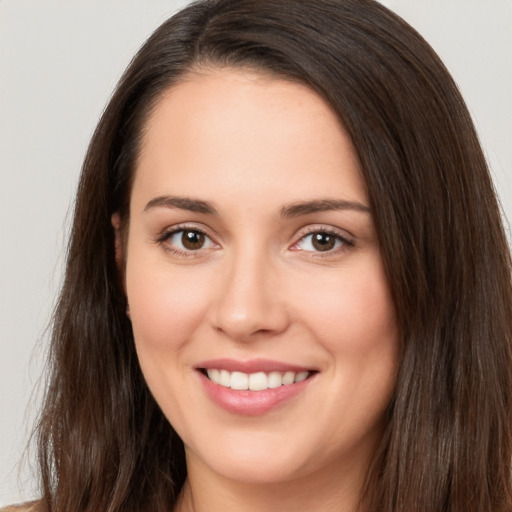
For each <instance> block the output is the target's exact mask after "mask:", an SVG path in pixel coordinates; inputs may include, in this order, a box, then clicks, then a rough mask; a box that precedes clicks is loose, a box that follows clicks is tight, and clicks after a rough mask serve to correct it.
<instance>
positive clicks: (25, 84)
mask: <svg viewBox="0 0 512 512" xmlns="http://www.w3.org/2000/svg"><path fill="white" fill-rule="evenodd" d="M186 3H187V2H186V1H185V0H182V1H179V0H67V1H66V0H61V1H58V0H3V1H2V0H0V244H1V251H0V258H1V259H0V343H1V348H0V411H1V412H0V506H1V505H6V504H8V503H12V502H16V501H20V500H22V499H27V498H30V497H32V496H34V495H36V490H35V480H34V478H33V477H32V475H31V465H32V462H31V461H33V460H34V458H33V456H32V457H31V456H30V455H29V456H27V457H26V461H27V463H26V464H24V465H20V464H19V462H20V459H21V456H22V454H23V452H24V449H25V446H26V444H27V441H28V435H29V432H30V428H31V424H32V420H33V417H34V411H35V410H36V408H37V403H38V392H37V382H38V379H39V376H40V373H41V369H42V366H43V356H44V347H45V342H46V338H47V337H46V335H45V327H46V326H47V323H48V319H49V316H50V314H51V310H52V307H53V305H54V303H55V295H56V293H57V291H58V289H59V283H60V280H61V266H62V263H63V252H64V247H65V240H66V233H67V230H68V227H69V223H70V218H69V214H70V211H71V208H72V197H73V191H74V188H75V186H76V182H77V177H78V172H79V169H80V165H81V160H82V158H83V156H84V152H85V149H86V146H87V143H88V141H89V138H90V136H91V134H92V131H93V129H94V126H95V124H96V122H97V120H98V118H99V115H100V113H101V111H102V109H103V107H104V105H105V103H106V101H107V100H108V98H109V95H110V93H111V91H112V89H113V87H114V85H115V83H116V81H117V79H118V78H119V76H120V74H121V72H122V71H123V69H124V68H125V66H126V65H127V64H128V62H129V60H130V58H131V56H133V54H134V53H135V51H136V49H137V48H138V47H139V46H140V44H141V43H142V42H143V41H144V40H145V38H146V37H147V36H148V35H149V34H150V33H151V32H152V30H153V29H155V28H156V27H157V26H158V25H159V24H160V23H161V22H162V21H163V20H164V19H166V18H167V17H168V16H169V15H170V14H171V13H172V12H174V11H175V10H177V9H178V8H179V7H180V6H182V5H184V4H186ZM383 3H385V4H386V5H388V6H389V7H391V8H392V9H393V10H395V11H396V12H397V13H398V14H400V15H402V16H403V17H404V18H405V19H406V20H407V21H409V22H410V23H411V24H412V25H413V26H415V27H416V28H417V29H418V30H419V31H420V32H421V33H422V34H423V35H424V36H425V38H426V39H427V40H428V41H429V42H430V43H431V44H432V46H433V47H434V48H435V49H436V50H437V52H438V53H439V54H440V55H441V57H442V58H443V59H444V61H445V63H446V64H447V66H448V68H449V69H450V70H451V72H452V74H453V75H454V77H455V79H456V81H457V82H458V84H459V86H460V88H461V90H462V93H463V95H464V97H465V98H466V101H467V103H468V105H469V108H470V110H471V112H472V114H473V116H474V119H475V122H476V125H477V129H478V131H479V134H480V137H481V140H482V143H483V145H484V148H485V151H486V154H487V156H488V160H489V162H490V165H491V168H492V172H493V176H494V179H495V184H496V187H497V189H498V192H499V195H500V197H501V200H502V204H503V208H504V211H505V214H506V215H507V217H508V218H509V219H512V179H511V177H512V148H511V146H512V137H511V135H512V95H511V93H510V91H512V58H511V49H512V0H388V1H384V0H383Z"/></svg>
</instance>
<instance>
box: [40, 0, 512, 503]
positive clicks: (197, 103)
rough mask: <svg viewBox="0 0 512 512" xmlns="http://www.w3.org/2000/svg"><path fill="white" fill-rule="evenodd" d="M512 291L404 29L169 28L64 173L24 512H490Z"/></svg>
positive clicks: (481, 206) (267, 21)
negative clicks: (79, 161) (72, 197)
mask: <svg viewBox="0 0 512 512" xmlns="http://www.w3.org/2000/svg"><path fill="white" fill-rule="evenodd" d="M510 267H511V263H510V256H509V252H508V249H507V245H506V240H505V236H504V233H503V229H502V226H501V222H500V216H499V210H498V207H497V204H496V199H495V197H494V193H493V189H492V184H491V180H490V178H489V174H488V171H487V168H486V164H485V161H484V158H483V155H482V152H481V149H480V147H479V144H478V141H477V137H476V134H475V131H474V128H473V125H472V123H471V120H470V118H469V115H468V113H467V110H466V108H465V106H464V104H463V101H462V99H461V97H460V95H459V93H458V91H457V89H456V87H455V85H454V83H453V81H452V80H451V78H450V77H449V75H448V73H447V71H446V70H445V68H444V67H443V65H442V64H441V63H440V61H439V59H438V58H437V56H436V55H435V54H434V52H433V51H432V50H431V49H430V48H429V47H428V45H427V44H426V43H425V42H424V41H423V40H422V39H421V38H420V36H418V35H417V34H416V33H415V32H414V31H413V30H412V29H411V28H410V27H408V26H407V25H406V24H405V23H404V22H403V21H401V20H400V19H398V18H397V17H396V16H394V15H393V14H392V13H390V12H389V11H387V10H386V9H385V8H384V7H382V6H381V5H379V4H378V3H375V2H373V1H368V0H363V1H361V0H358V1H354V0H313V1H311V0H309V1H307V2H305V1H294V2H283V1H278V0H273V1H271V0H236V1H234V0H219V1H218V0H215V1H210V2H199V3H196V4H193V5H191V6H189V7H188V8H186V9H185V10H183V11H182V12H181V13H179V14H178V15H176V16H175V17H173V18H171V19H170V20H169V21H167V22H166V23H164V24H163V25H162V26H161V27H160V28H159V29H158V30H157V31H156V32H155V34H153V36H152V37H151V38H150V39H149V40H148V41H147V43H146V44H145V45H144V46H143V48H142V49H141V50H140V52H139V53H138V55H137V56H136V57H135V59H134V60H133V62H132V63H131V65H130V67H129V68H128V70H127V71H126V73H125V75H124V76H123V78H122V80H121V82H120V84H119V86H118V88H117V90H116V92H115V94H114V96H113V98H112V100H111V101H110V103H109V105H108V107H107V109H106V111H105V113H104V115H103V117H102V119H101V121H100V123H99V125H98V128H97V130H96V132H95V134H94V136H93V140H92V142H91V145H90V148H89V152H88V154H87V157H86V160H85V163H84V167H83V172H82V178H81V182H80V186H79V191H78V195H77V201H76V210H75V221H74V225H73V231H72V238H71V242H70V246H69V254H68V262H67V271H66V280H65V284H64V287H63V290H62V294H61V298H60V302H59V306H58V309H57V313H56V316H55V321H54V331H53V344H52V354H51V357H52V376H51V380H50V385H49V389H48V392H47V397H46V402H45V406H44V409H43V413H42V415H41V420H40V424H39V428H38V436H39V443H40V462H41V474H42V482H43V499H42V501H41V502H40V503H39V504H38V505H37V510H51V511H69V510H77V511H78V510H83V511H85V510H91V511H92V510H94V511H101V510H112V511H114V510H119V511H121V510H175V511H179V512H182V511H191V510H195V511H198V512H200V511H204V510H208V511H216V510H220V509H221V508H222V510H246V511H253V510H267V509H270V507H275V506H276V505H277V506H278V507H279V509H280V510H315V511H319V512H322V511H324V510H350V511H355V510H360V511H365V512H369V511H411V510H414V511H445V510H446V511H447V510H450V511H465V512H466V511H478V512H482V511H489V512H490V511H491V510H492V511H494V512H496V511H501V510H503V511H505V510H511V509H512V496H511V489H510V467H509V465H510V459H511V451H512V447H511V433H510V420H511V404H510V401H511V397H512V389H511V384H512V375H511V371H512V361H511V343H512V321H511V315H510V311H511V310H512V287H511V276H510Z"/></svg>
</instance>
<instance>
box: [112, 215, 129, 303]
mask: <svg viewBox="0 0 512 512" xmlns="http://www.w3.org/2000/svg"><path fill="white" fill-rule="evenodd" d="M110 222H111V223H112V227H113V228H114V249H115V256H116V266H117V270H118V272H119V275H120V277H121V282H122V285H123V291H124V294H125V295H126V279H125V268H124V267H125V258H124V243H123V236H122V233H121V217H120V216H119V213H114V214H113V215H112V217H111V218H110Z"/></svg>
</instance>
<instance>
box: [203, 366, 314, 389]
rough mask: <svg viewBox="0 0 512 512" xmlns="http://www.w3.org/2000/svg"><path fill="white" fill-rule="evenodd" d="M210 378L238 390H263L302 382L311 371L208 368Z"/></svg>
mask: <svg viewBox="0 0 512 512" xmlns="http://www.w3.org/2000/svg"><path fill="white" fill-rule="evenodd" d="M206 374H207V375H208V378H209V379H210V380H211V381H212V382H215V384H219V385H221V386H224V387H225V388H231V389H236V390H247V389H249V390H251V391H263V390H265V389H274V388H279V387H281V386H289V385H290V384H293V383H294V382H302V381H303V380H306V379H307V378H308V377H309V375H310V372H308V371H304V372H299V373H295V372H285V373H281V372H270V373H268V374H267V373H265V372H257V373H251V374H247V373H242V372H232V373H231V372H228V371H227V370H217V369H215V368H214V369H208V370H206Z"/></svg>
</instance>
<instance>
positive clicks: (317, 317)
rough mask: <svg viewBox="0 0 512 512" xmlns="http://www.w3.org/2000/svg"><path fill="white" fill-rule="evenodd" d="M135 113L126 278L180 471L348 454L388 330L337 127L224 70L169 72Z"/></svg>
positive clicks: (375, 429) (379, 414) (326, 467)
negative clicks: (153, 98) (141, 118)
mask: <svg viewBox="0 0 512 512" xmlns="http://www.w3.org/2000/svg"><path fill="white" fill-rule="evenodd" d="M146 128H147V129H146V131H145V135H144V139H143V143H142V151H141V154H140V158H139V160H138V165H137V169H136V175H135V179H134V184H133V192H132V197H131V206H130V208H131V214H130V219H129V230H128V240H127V244H126V254H125V255H124V257H125V259H126V274H125V281H126V293H127V296H128V302H129V305H130V317H131V321H132V324H133V332H134V336H135V343H136V348H137V352H138V356H139V360H140V365H141V367H142V371H143V373H144V376H145V378H146V380H147V384H148V386H149V388H150V389H151V391H152V393H153V395H154V397H155V399H156V401H157V402H158V404H159V405H160V407H161V408H162V411H163V412H164V414H165V415H166V417H167V418H168V419H169V421H170V422H171V423H172V425H173V426H174V428H175V429H176V431H177V432H178V434H179V435H180V436H181V438H182V439H183V441H184V443H185V447H186V452H187V461H188V465H189V471H193V470H195V469H198V468H202V471H205V472H213V473H215V474H217V475H222V476H223V477H227V478H230V479H237V480H240V481H244V482H260V483H262V482H278V481H285V480H292V479H296V478H301V477H306V476H308V477H311V475H313V474H315V473H316V474H320V473H322V472H325V471H329V474H331V475H332V471H333V470H334V471H338V470H339V471H355V470H361V471H362V469H361V468H366V465H367V463H368V460H369V458H370V457H371V455H372V453H373V451H374V449H375V446H376V443H378V441H379V439H380V436H381V434H382V428H383V416H384V411H385V409H386V407H387V405H388V404H389V401H390V398H391V395H392V391H393V387H394V382H395V373H396V368H397V353H398V333H397V324H396V317H395V310H394V307H393V303H392V300H391V298H390V292H389V286H388V283H387V280H386V275H385V272H384V269H383V265H382V259H381V255H380V250H379V241H378V239H377V234H376V232H375V227H374V222H373V219H372V212H371V210H370V208H369V200H368V196H367V192H366V189H365V183H364V181H363V179H362V177H361V173H360V169H359V163H358V159H357V156H356V153H355V150H354V147H353V146H352V143H351V141H350V139H349V137H348V135H347V133H346V132H345V130H344V128H343V126H342V125H341V124H340V122H339V121H338V119H337V117H336V115H335V114H334V113H333V112H332V111H331V109H330V108H329V107H328V105H327V104H326V103H325V102H324V101H323V100H322V99H321V98H320V97H319V96H318V95H317V94H316V93H315V92H313V91H312V90H310V89H309V88H307V87H305V86H303V85H299V84H297V83H292V82H289V81H285V80H281V79H275V78H271V77H268V76H265V75H262V74H255V73H252V72H250V71H243V70H232V69H228V70H225V69H224V70H218V71H208V72H205V73H204V74H200V73H197V74H190V75H188V76H187V77H186V79H185V80H183V81H182V82H180V83H179V84H178V85H176V86H174V87H172V88H171V89H170V90H169V91H167V93H166V94H165V95H164V96H163V97H162V99H161V100H160V102H159V104H158V105H157V107H156V109H155V110H154V111H153V113H152V115H151V116H150V118H149V121H148V123H147V127H146ZM208 375H209V376H208ZM248 388H249V389H248ZM198 470H199V469H198Z"/></svg>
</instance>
